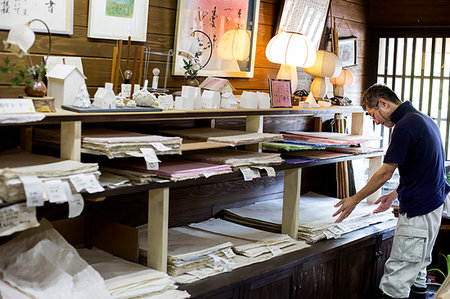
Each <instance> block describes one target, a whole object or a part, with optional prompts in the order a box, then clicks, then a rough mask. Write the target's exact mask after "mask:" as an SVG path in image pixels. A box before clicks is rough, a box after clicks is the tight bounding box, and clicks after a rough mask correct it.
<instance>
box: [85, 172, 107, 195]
mask: <svg viewBox="0 0 450 299" xmlns="http://www.w3.org/2000/svg"><path fill="white" fill-rule="evenodd" d="M84 179H85V182H86V188H85V189H86V191H87V192H89V193H97V192H102V191H105V189H104V188H103V187H102V186H101V185H100V183H99V182H98V180H97V178H96V177H95V175H93V174H88V175H85V176H84Z"/></svg>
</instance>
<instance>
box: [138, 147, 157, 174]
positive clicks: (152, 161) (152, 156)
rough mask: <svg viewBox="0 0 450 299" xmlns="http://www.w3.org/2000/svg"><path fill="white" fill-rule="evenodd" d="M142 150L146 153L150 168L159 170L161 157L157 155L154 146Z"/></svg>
mask: <svg viewBox="0 0 450 299" xmlns="http://www.w3.org/2000/svg"><path fill="white" fill-rule="evenodd" d="M140 150H141V152H142V153H143V154H144V159H145V163H146V164H147V169H148V170H158V169H159V164H158V163H159V162H161V161H159V159H158V157H157V156H156V153H155V150H154V149H152V148H145V147H144V148H141V149H140Z"/></svg>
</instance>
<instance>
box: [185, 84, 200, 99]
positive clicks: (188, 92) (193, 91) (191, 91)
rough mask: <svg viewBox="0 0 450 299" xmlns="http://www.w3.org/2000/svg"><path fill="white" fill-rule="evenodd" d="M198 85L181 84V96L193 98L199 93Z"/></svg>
mask: <svg viewBox="0 0 450 299" xmlns="http://www.w3.org/2000/svg"><path fill="white" fill-rule="evenodd" d="M200 90H201V89H200V87H194V86H186V85H185V86H181V96H182V97H183V98H193V99H195V98H196V97H197V96H198V95H199V94H200Z"/></svg>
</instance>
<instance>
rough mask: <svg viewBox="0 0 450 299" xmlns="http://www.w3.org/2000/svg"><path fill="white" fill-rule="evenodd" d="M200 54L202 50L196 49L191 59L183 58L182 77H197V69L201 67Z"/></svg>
mask: <svg viewBox="0 0 450 299" xmlns="http://www.w3.org/2000/svg"><path fill="white" fill-rule="evenodd" d="M201 55H202V51H198V52H196V53H195V55H194V57H193V58H191V59H188V60H187V59H183V62H184V66H183V68H184V69H185V71H184V77H185V78H188V77H189V79H191V80H193V79H195V78H196V77H197V74H198V71H199V70H200V69H201V68H202V65H201V63H200V56H201Z"/></svg>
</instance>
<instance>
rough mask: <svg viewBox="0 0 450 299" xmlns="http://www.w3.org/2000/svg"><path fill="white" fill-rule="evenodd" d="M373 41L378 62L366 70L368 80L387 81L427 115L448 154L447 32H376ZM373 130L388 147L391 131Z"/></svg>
mask: <svg viewBox="0 0 450 299" xmlns="http://www.w3.org/2000/svg"><path fill="white" fill-rule="evenodd" d="M373 41H374V42H375V43H377V46H376V47H375V49H377V53H376V56H375V57H377V63H376V66H375V65H372V66H371V68H370V69H369V72H370V79H369V80H370V82H377V83H383V84H386V85H387V86H389V87H391V88H392V89H393V90H394V91H395V93H396V94H397V95H398V96H399V97H400V99H402V100H403V101H406V100H408V101H411V102H412V103H413V106H414V107H415V108H416V109H418V110H420V111H422V112H424V113H425V114H427V115H429V116H430V117H431V118H432V119H433V120H434V121H435V122H436V123H437V125H438V126H439V128H440V131H441V137H442V141H443V143H444V147H445V153H446V157H447V158H448V157H450V155H449V150H450V140H449V139H450V138H449V131H450V116H449V111H450V101H449V92H450V89H449V84H450V82H449V75H450V31H449V32H445V31H442V30H437V31H436V32H433V33H430V32H427V31H423V30H415V31H412V30H408V31H405V30H403V31H392V30H391V31H389V32H387V31H385V32H383V31H377V32H376V34H375V36H374V40H373ZM373 54H375V53H374V52H372V54H371V55H373ZM372 61H374V60H372ZM375 130H377V131H378V133H379V134H380V136H382V137H383V141H382V144H381V146H382V147H387V145H388V144H389V135H390V134H389V133H390V132H389V131H390V130H389V129H387V128H384V127H381V126H376V127H375Z"/></svg>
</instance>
